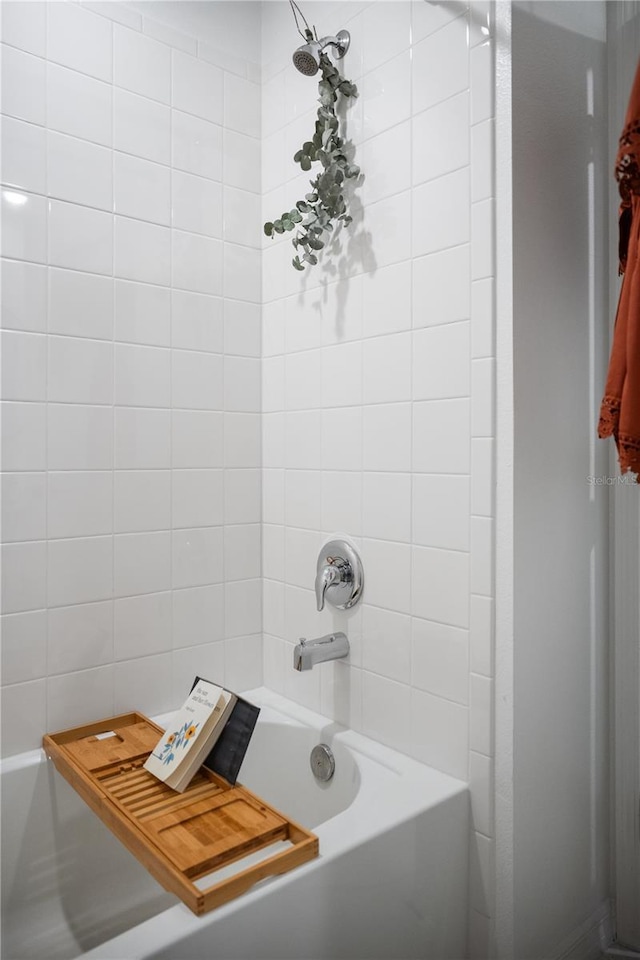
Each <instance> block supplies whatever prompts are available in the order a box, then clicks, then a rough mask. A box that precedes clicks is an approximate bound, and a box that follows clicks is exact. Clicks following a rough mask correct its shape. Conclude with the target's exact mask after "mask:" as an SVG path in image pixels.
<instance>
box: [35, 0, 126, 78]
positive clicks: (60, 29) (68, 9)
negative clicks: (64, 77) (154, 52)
mask: <svg viewBox="0 0 640 960" xmlns="http://www.w3.org/2000/svg"><path fill="white" fill-rule="evenodd" d="M47 12H48V17H47V57H48V58H49V60H53V61H54V63H59V64H61V65H62V66H64V67H71V68H72V69H73V70H78V71H79V72H80V73H87V74H89V76H92V77H95V78H96V79H98V80H107V81H110V80H111V79H112V50H113V46H112V25H111V23H110V22H109V20H106V19H105V18H104V17H100V16H96V14H94V13H90V12H89V11H87V10H83V9H82V8H81V7H80V6H79V5H78V4H75V3H56V4H55V6H52V7H48V8H47Z"/></svg>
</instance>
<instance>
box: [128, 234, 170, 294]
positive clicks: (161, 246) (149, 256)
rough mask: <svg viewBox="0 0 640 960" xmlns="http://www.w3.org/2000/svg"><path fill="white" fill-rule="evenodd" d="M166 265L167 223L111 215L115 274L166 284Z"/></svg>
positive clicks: (168, 252)
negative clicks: (159, 224) (113, 222)
mask: <svg viewBox="0 0 640 960" xmlns="http://www.w3.org/2000/svg"><path fill="white" fill-rule="evenodd" d="M170 266H171V231H170V230H169V228H168V227H161V226H157V225H156V224H153V223H144V222H143V221H141V220H130V219H128V218H127V217H115V259H114V273H115V275H116V276H117V277H120V278H122V279H123V280H140V281H142V282H144V283H155V284H158V285H159V286H169V284H170V282H171V281H170Z"/></svg>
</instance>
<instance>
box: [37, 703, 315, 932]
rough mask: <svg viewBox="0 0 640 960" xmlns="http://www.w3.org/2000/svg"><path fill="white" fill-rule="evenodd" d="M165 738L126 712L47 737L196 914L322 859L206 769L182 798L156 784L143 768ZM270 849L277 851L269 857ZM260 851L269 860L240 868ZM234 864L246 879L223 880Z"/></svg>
mask: <svg viewBox="0 0 640 960" xmlns="http://www.w3.org/2000/svg"><path fill="white" fill-rule="evenodd" d="M162 733H163V730H162V728H161V727H158V726H157V725H156V724H155V723H153V722H152V721H151V720H149V719H148V717H145V716H144V715H143V714H141V713H125V714H122V715H121V716H118V717H112V718H111V719H109V720H102V721H100V722H98V723H92V724H88V725H86V726H83V727H76V728H75V729H73V730H65V731H63V732H61V733H52V734H48V735H46V736H45V737H44V738H43V741H42V745H43V747H44V750H45V752H46V754H47V756H49V757H51V759H52V760H53V762H54V764H55V766H56V768H57V770H58V771H59V772H60V773H61V774H62V776H63V777H64V778H65V779H66V780H68V782H69V783H70V784H71V786H72V787H73V788H74V789H75V790H76V791H77V792H78V793H79V794H80V796H81V797H82V798H83V800H85V801H86V803H88V804H89V806H90V807H91V809H92V810H93V811H94V812H95V813H96V814H97V815H98V816H99V817H100V819H101V820H102V821H103V822H104V823H105V824H106V825H107V826H108V827H109V829H110V830H111V831H112V832H113V833H115V835H116V836H117V837H118V839H119V840H121V841H122V843H123V844H124V845H125V846H126V847H127V848H128V849H129V850H130V851H131V853H133V854H134V856H136V857H137V858H138V860H139V861H140V862H141V863H142V864H143V866H145V867H146V868H147V870H148V871H149V873H151V874H152V875H153V876H154V877H155V879H156V880H158V881H159V882H160V883H161V884H162V885H163V886H164V887H165V888H166V889H167V890H169V891H171V892H172V893H175V894H176V895H177V896H178V897H180V899H181V900H182V901H183V902H184V903H185V904H186V905H187V906H188V907H189V908H190V909H191V910H193V912H194V913H197V914H202V913H206V912H207V911H208V910H212V909H213V908H214V907H218V906H220V905H221V904H223V903H227V902H228V901H229V900H233V899H234V898H235V897H237V896H239V894H241V893H244V892H245V891H246V890H248V889H249V888H250V887H252V886H253V884H255V883H257V882H258V881H259V880H262V879H264V878H265V877H269V876H273V875H276V874H280V873H286V872H287V871H289V870H292V869H293V868H294V867H297V866H299V865H300V864H302V863H305V862H306V861H307V860H313V858H314V857H317V856H318V838H317V837H316V836H315V834H313V833H310V832H309V831H308V830H305V829H304V827H300V826H298V824H296V823H293V822H292V821H291V820H289V819H288V818H287V817H286V816H285V815H284V814H283V813H280V812H279V811H277V810H274V809H273V808H272V807H270V806H269V805H268V804H266V803H265V802H264V801H263V800H261V799H260V798H259V797H257V796H255V795H254V794H253V793H251V792H250V791H249V790H247V789H246V788H245V787H242V786H240V785H239V784H236V786H235V787H232V786H231V785H230V784H229V783H227V781H226V780H224V779H223V778H222V777H219V776H218V775H217V774H215V773H211V771H209V770H206V769H205V768H204V767H201V769H200V770H199V771H198V773H197V774H196V775H195V777H194V778H193V780H192V781H191V783H190V784H189V786H188V787H187V789H186V790H185V792H184V793H176V791H175V790H172V789H171V787H167V786H166V785H165V784H164V783H162V782H161V781H160V780H157V779H156V778H155V777H154V776H153V775H152V774H150V773H149V772H148V771H147V770H145V769H144V768H143V764H144V762H145V760H146V759H147V757H148V756H149V754H150V753H151V751H152V750H153V748H154V747H155V745H156V744H157V742H158V739H159V737H160V735H161V734H162ZM109 734H111V735H109ZM283 842H284V844H286V846H285V847H284V848H283ZM272 844H277V845H278V849H277V852H272V854H271V855H269V851H268V848H269V847H270V846H271V845H272ZM259 851H265V852H264V854H263V856H265V857H266V859H261V860H260V862H254V863H252V864H251V865H249V866H246V865H245V867H244V868H243V867H242V865H241V864H239V861H240V860H242V859H243V858H244V857H247V856H249V855H250V854H256V853H257V852H259ZM233 863H237V865H238V869H239V872H235V873H234V874H233V875H232V876H226V875H225V877H224V878H222V879H221V878H220V877H219V876H218V877H217V879H216V876H215V874H216V872H219V871H221V870H222V869H223V868H225V867H228V866H229V864H233ZM226 873H228V871H225V874H226ZM210 874H213V876H209V875H210ZM203 877H206V878H207V881H206V882H205V883H208V881H209V880H211V884H212V885H210V886H206V885H205V887H204V889H201V887H200V886H196V885H195V883H194V881H196V880H199V879H200V880H201V879H202V878H203Z"/></svg>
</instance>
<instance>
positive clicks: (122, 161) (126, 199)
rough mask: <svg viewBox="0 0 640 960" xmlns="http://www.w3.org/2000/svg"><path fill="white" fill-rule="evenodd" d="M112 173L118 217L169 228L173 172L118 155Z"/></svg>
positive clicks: (124, 155) (114, 203)
mask: <svg viewBox="0 0 640 960" xmlns="http://www.w3.org/2000/svg"><path fill="white" fill-rule="evenodd" d="M113 170H114V184H113V209H114V211H115V212H116V213H117V214H121V215H122V216H125V217H133V218H135V219H137V220H148V221H150V222H151V223H158V224H162V225H164V226H169V225H170V223H171V172H170V170H169V169H168V167H165V166H162V165H161V164H159V163H151V162H150V161H149V160H143V159H141V158H140V157H131V156H129V155H128V154H126V153H117V152H116V153H114V155H113Z"/></svg>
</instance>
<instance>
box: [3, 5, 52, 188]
mask: <svg viewBox="0 0 640 960" xmlns="http://www.w3.org/2000/svg"><path fill="white" fill-rule="evenodd" d="M10 2H12V0H10ZM1 123H2V126H1V130H2V140H1V143H0V147H1V149H2V182H3V183H4V184H6V185H7V186H8V187H12V188H13V189H15V190H26V191H30V192H31V193H46V182H47V145H46V133H45V131H44V130H43V128H42V127H37V126H35V124H33V123H24V121H22V120H14V119H13V118H12V117H2V121H1Z"/></svg>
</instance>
